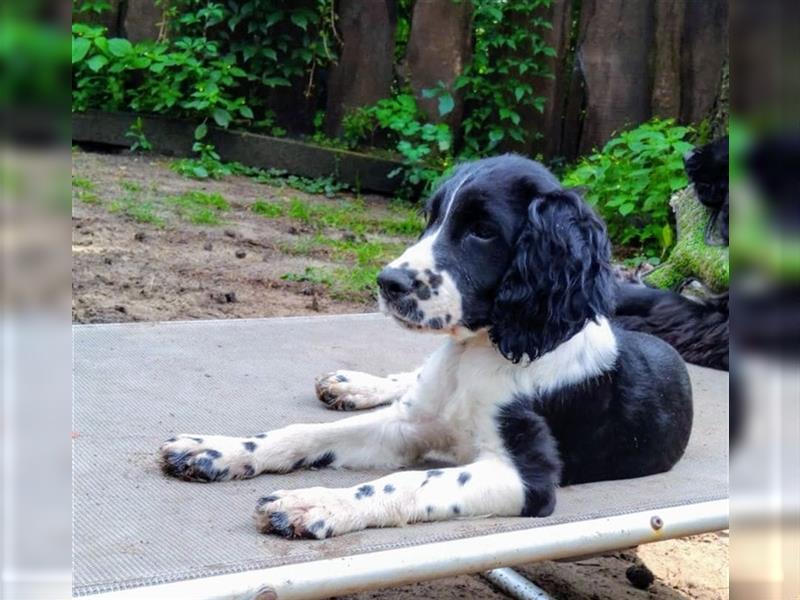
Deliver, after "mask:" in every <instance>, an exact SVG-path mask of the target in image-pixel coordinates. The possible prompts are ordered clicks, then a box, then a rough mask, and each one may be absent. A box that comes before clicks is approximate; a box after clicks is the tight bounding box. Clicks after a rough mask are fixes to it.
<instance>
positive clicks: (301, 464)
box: [289, 458, 306, 471]
mask: <svg viewBox="0 0 800 600" xmlns="http://www.w3.org/2000/svg"><path fill="white" fill-rule="evenodd" d="M305 463H306V459H305V458H301V459H300V460H298V461H295V463H294V464H293V465H292V467H291V468H290V469H289V470H290V471H296V470H297V469H299V468H300V467H302V466H303V465H304V464H305Z"/></svg>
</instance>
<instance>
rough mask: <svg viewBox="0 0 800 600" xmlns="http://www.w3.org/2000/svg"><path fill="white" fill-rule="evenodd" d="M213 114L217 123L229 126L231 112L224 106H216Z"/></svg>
mask: <svg viewBox="0 0 800 600" xmlns="http://www.w3.org/2000/svg"><path fill="white" fill-rule="evenodd" d="M211 116H212V117H213V119H214V121H216V122H217V125H219V126H220V127H223V128H227V127H228V125H229V124H230V122H231V113H229V112H228V111H227V110H225V109H224V108H215V109H214V112H213V113H211Z"/></svg>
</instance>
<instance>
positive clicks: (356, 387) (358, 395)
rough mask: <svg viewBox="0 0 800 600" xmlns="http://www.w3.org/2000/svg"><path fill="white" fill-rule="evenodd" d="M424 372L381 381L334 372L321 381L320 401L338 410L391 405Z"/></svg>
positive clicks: (352, 373)
mask: <svg viewBox="0 0 800 600" xmlns="http://www.w3.org/2000/svg"><path fill="white" fill-rule="evenodd" d="M419 371H420V369H417V370H416V371H412V372H411V373H396V374H393V375H387V376H386V377H377V376H375V375H369V374H368V373H361V372H359V371H334V372H333V373H326V374H325V375H321V376H320V377H317V381H316V390H317V398H319V399H320V400H321V401H322V402H324V403H325V404H326V405H327V406H328V407H329V408H333V409H336V410H359V409H363V408H373V407H375V406H380V405H381V404H391V403H392V402H394V401H395V400H397V399H398V398H400V397H401V396H402V395H403V394H405V393H406V391H408V390H409V388H411V386H413V385H414V382H415V381H416V380H417V376H418V374H419Z"/></svg>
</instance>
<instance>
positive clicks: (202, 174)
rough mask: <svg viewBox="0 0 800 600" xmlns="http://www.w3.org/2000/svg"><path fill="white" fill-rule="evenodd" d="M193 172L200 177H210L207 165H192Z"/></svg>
mask: <svg viewBox="0 0 800 600" xmlns="http://www.w3.org/2000/svg"><path fill="white" fill-rule="evenodd" d="M192 173H194V176H195V177H199V178H200V179H205V178H206V177H208V171H206V168H205V167H202V166H200V165H196V166H194V167H192Z"/></svg>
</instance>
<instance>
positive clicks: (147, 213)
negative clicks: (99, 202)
mask: <svg viewBox="0 0 800 600" xmlns="http://www.w3.org/2000/svg"><path fill="white" fill-rule="evenodd" d="M108 211H109V212H111V213H122V214H124V215H125V216H127V217H130V218H131V219H133V220H134V221H136V222H137V223H147V224H149V225H155V226H157V227H163V226H164V225H165V223H166V221H165V220H164V218H163V217H161V216H160V215H159V214H158V212H157V206H156V204H155V203H154V202H152V201H149V200H145V201H140V200H139V199H138V198H136V197H134V196H123V197H122V198H120V199H119V200H114V201H113V202H112V203H111V204H110V205H109V207H108Z"/></svg>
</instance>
